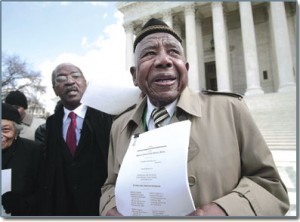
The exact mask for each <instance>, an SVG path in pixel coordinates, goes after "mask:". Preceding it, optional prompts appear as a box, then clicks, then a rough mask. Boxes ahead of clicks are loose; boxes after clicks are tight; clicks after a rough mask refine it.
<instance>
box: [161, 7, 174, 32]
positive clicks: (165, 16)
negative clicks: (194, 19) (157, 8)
mask: <svg viewBox="0 0 300 222" xmlns="http://www.w3.org/2000/svg"><path fill="white" fill-rule="evenodd" d="M163 21H164V22H165V23H166V24H167V25H168V26H169V27H170V28H173V16H172V11H171V10H168V11H165V12H163Z"/></svg>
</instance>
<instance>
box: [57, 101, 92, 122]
mask: <svg viewBox="0 0 300 222" xmlns="http://www.w3.org/2000/svg"><path fill="white" fill-rule="evenodd" d="M86 111H87V106H86V105H84V104H80V106H78V107H77V108H76V109H74V110H68V109H67V108H65V107H64V113H65V115H64V118H63V122H64V121H66V119H67V118H68V116H69V113H70V112H74V113H75V114H76V116H78V117H80V118H82V119H84V117H85V114H86Z"/></svg>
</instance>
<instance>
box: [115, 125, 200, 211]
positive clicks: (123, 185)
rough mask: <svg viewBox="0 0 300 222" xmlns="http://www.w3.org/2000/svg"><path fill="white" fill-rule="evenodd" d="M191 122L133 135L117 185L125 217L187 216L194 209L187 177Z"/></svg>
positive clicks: (117, 195)
mask: <svg viewBox="0 0 300 222" xmlns="http://www.w3.org/2000/svg"><path fill="white" fill-rule="evenodd" d="M190 127H191V122H190V121H189V120H186V121H182V122H178V123H174V124H170V125H167V126H165V127H161V128H158V129H155V130H151V131H148V132H145V133H142V134H139V135H134V136H133V137H132V139H131V141H130V144H129V148H128V150H127V152H126V154H125V157H124V159H123V162H122V165H121V168H120V172H119V175H118V178H117V182H116V189H115V195H116V204H117V209H118V211H119V212H120V213H121V214H123V215H124V216H185V215H188V214H189V213H191V212H192V211H194V210H195V207H194V202H193V199H192V196H191V193H190V189H189V184H188V179H187V178H188V176H187V155H188V146H189V138H190Z"/></svg>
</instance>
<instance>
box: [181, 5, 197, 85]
mask: <svg viewBox="0 0 300 222" xmlns="http://www.w3.org/2000/svg"><path fill="white" fill-rule="evenodd" d="M184 15H185V36H186V53H187V55H186V56H187V61H188V62H189V64H190V70H189V76H188V78H189V82H188V85H189V87H190V88H191V89H193V90H195V91H199V90H200V82H199V71H198V55H197V42H196V19H195V6H194V4H188V5H186V6H185V10H184Z"/></svg>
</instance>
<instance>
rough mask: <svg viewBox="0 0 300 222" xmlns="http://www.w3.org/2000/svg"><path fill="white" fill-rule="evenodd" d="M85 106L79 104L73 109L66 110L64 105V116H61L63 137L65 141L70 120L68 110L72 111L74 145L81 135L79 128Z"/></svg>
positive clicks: (80, 127)
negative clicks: (74, 119) (74, 121)
mask: <svg viewBox="0 0 300 222" xmlns="http://www.w3.org/2000/svg"><path fill="white" fill-rule="evenodd" d="M86 110H87V106H86V105H83V104H81V105H80V106H78V107H77V108H76V109H74V110H68V109H66V108H65V107H64V113H65V114H64V118H63V137H64V140H65V141H66V137H67V131H68V128H69V125H70V122H71V119H70V118H68V116H69V113H70V112H74V113H75V114H76V145H78V142H79V140H80V135H81V129H82V125H83V120H84V117H85V114H86Z"/></svg>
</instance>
